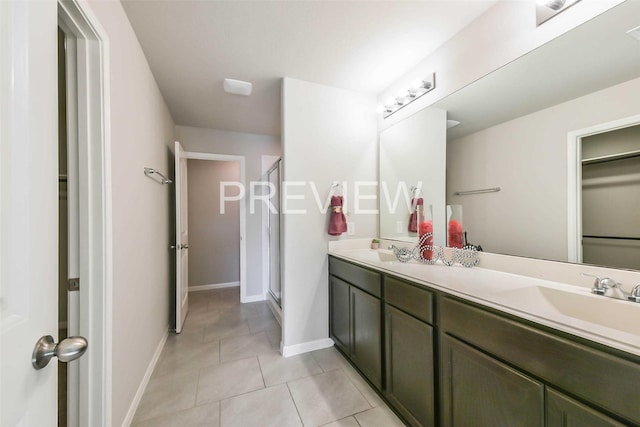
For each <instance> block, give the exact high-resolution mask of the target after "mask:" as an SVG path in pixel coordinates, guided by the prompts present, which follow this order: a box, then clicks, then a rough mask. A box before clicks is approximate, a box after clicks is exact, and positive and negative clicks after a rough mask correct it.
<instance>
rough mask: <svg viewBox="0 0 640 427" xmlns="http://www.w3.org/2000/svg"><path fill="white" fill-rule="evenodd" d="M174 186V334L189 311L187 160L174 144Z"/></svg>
mask: <svg viewBox="0 0 640 427" xmlns="http://www.w3.org/2000/svg"><path fill="white" fill-rule="evenodd" d="M174 154H175V164H176V171H175V186H176V192H175V193H176V332H177V333H180V332H181V331H182V325H183V324H184V319H185V318H186V317H187V311H188V310H189V292H188V286H189V280H188V279H189V263H188V256H189V224H188V220H187V219H188V216H187V201H188V198H187V158H186V156H185V153H184V150H183V149H182V145H180V142H178V141H176V144H175V152H174Z"/></svg>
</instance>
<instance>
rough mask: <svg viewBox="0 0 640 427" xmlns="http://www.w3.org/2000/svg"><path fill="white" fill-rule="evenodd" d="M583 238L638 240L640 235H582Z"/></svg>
mask: <svg viewBox="0 0 640 427" xmlns="http://www.w3.org/2000/svg"><path fill="white" fill-rule="evenodd" d="M582 238H583V239H611V240H638V241H640V237H621V236H588V235H584V236H582Z"/></svg>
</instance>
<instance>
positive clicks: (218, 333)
mask: <svg viewBox="0 0 640 427" xmlns="http://www.w3.org/2000/svg"><path fill="white" fill-rule="evenodd" d="M250 333H251V331H250V330H249V323H248V322H247V321H246V320H228V319H226V318H223V319H220V321H218V322H215V323H212V324H209V325H208V326H207V327H206V328H205V330H204V336H203V341H204V342H209V341H214V340H221V339H222V338H228V337H237V336H240V335H249V334H250Z"/></svg>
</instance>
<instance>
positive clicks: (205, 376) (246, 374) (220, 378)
mask: <svg viewBox="0 0 640 427" xmlns="http://www.w3.org/2000/svg"><path fill="white" fill-rule="evenodd" d="M261 388H264V382H263V380H262V373H261V372H260V364H259V363H258V359H257V358H256V357H253V358H250V359H242V360H236V361H234V362H229V363H222V364H220V365H217V366H210V367H207V368H202V369H201V370H200V378H199V381H198V395H197V399H196V403H197V404H198V405H200V404H202V403H206V402H215V401H218V400H222V399H224V398H226V397H232V396H237V395H239V394H242V393H247V392H250V391H254V390H258V389H261Z"/></svg>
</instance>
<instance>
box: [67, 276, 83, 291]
mask: <svg viewBox="0 0 640 427" xmlns="http://www.w3.org/2000/svg"><path fill="white" fill-rule="evenodd" d="M67 290H68V291H69V292H73V291H79V290H80V279H79V278H77V277H74V278H73V279H69V286H68V287H67Z"/></svg>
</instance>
